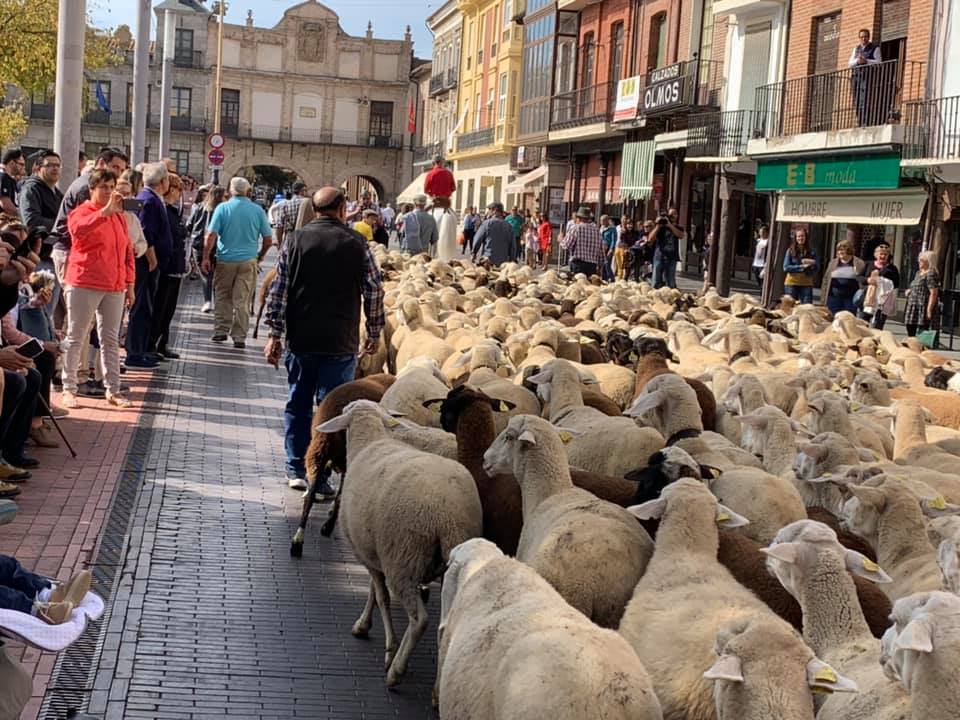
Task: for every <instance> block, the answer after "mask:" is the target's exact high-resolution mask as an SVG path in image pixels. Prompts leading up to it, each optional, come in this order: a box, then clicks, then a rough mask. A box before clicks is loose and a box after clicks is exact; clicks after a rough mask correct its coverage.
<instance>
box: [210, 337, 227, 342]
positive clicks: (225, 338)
mask: <svg viewBox="0 0 960 720" xmlns="http://www.w3.org/2000/svg"><path fill="white" fill-rule="evenodd" d="M210 340H211V341H213V342H216V343H221V342H226V341H227V336H226V335H214V336H213V337H212V338H210Z"/></svg>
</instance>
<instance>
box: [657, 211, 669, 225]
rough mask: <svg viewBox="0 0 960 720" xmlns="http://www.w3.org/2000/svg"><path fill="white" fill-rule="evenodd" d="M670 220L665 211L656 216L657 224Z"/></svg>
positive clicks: (663, 223) (664, 223)
mask: <svg viewBox="0 0 960 720" xmlns="http://www.w3.org/2000/svg"><path fill="white" fill-rule="evenodd" d="M668 222H670V218H669V217H667V214H666V213H660V216H659V217H658V218H657V225H666V224H667V223H668Z"/></svg>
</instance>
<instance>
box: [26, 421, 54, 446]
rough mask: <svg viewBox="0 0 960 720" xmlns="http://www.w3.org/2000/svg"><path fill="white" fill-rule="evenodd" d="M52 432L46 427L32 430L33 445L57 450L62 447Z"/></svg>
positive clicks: (42, 426)
mask: <svg viewBox="0 0 960 720" xmlns="http://www.w3.org/2000/svg"><path fill="white" fill-rule="evenodd" d="M52 432H53V431H52V430H51V429H50V428H48V427H47V426H46V425H41V426H40V427H38V428H32V429H31V430H30V439H31V440H32V441H33V444H34V445H36V446H37V447H41V448H57V447H60V443H58V442H57V440H56V438H54V437H53V436H52Z"/></svg>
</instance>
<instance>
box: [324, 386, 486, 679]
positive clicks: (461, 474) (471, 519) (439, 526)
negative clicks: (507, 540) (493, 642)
mask: <svg viewBox="0 0 960 720" xmlns="http://www.w3.org/2000/svg"><path fill="white" fill-rule="evenodd" d="M385 423H389V419H385V417H384V415H383V412H382V410H381V408H379V407H377V406H376V403H373V402H370V401H368V400H357V401H355V402H353V403H350V404H349V405H348V406H347V407H346V408H344V411H343V414H341V415H340V416H339V417H336V418H334V419H332V420H329V421H327V422H326V423H324V424H323V425H321V426H320V427H318V428H317V431H318V432H337V431H340V430H346V431H347V472H346V475H345V476H344V478H343V487H342V489H341V511H340V516H341V518H342V520H341V522H342V523H343V533H344V535H345V536H346V538H347V540H348V541H349V543H350V546H351V547H352V548H353V552H354V554H355V555H356V556H357V559H358V560H359V561H360V562H361V563H362V564H363V566H364V567H366V568H367V572H368V573H369V574H370V589H369V592H368V595H367V603H366V605H365V606H364V608H363V612H362V613H361V614H360V617H359V618H358V619H357V622H356V623H355V624H354V626H353V634H354V635H356V636H357V637H365V636H366V635H367V633H368V632H369V630H370V623H371V616H372V614H373V606H374V604H376V605H377V606H378V607H379V608H380V616H381V618H382V620H383V625H384V632H385V636H386V655H385V664H386V667H387V685H388V686H393V685H396V684H397V683H398V682H399V680H400V677H401V676H402V675H403V673H404V672H405V671H406V669H407V663H408V661H409V659H410V654H411V653H412V652H413V649H414V647H415V646H416V644H417V641H418V640H419V639H420V637H421V636H422V635H423V633H424V631H425V630H426V627H427V608H426V606H425V605H424V601H423V599H422V597H421V595H420V587H421V585H423V584H425V583H429V582H431V581H432V580H434V579H435V578H437V577H439V576H440V574H441V573H442V572H443V570H444V564H445V563H446V560H447V558H448V557H449V555H450V551H451V550H452V549H453V548H454V547H455V546H457V545H459V544H460V543H462V542H464V541H465V540H468V539H470V538H472V537H478V536H480V535H482V533H483V522H482V510H481V507H480V498H479V497H478V495H477V487H476V483H475V482H474V480H473V477H472V476H471V475H470V472H469V471H468V470H467V469H466V468H465V467H463V466H462V465H460V464H459V463H457V462H455V461H453V460H448V459H446V458H441V457H438V456H436V455H431V454H429V453H425V452H421V451H419V450H415V449H413V448H411V447H409V446H407V445H405V444H404V443H401V442H399V441H397V440H392V439H389V436H388V435H387V432H386V430H385ZM391 595H392V596H395V597H398V598H399V599H400V602H401V603H402V605H403V607H404V610H406V612H407V618H408V620H409V623H408V625H407V629H406V632H404V634H403V641H402V642H401V644H400V647H399V649H397V644H396V635H395V634H394V630H393V621H392V620H391V617H390V597H391ZM394 653H396V654H394Z"/></svg>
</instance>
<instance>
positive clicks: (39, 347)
mask: <svg viewBox="0 0 960 720" xmlns="http://www.w3.org/2000/svg"><path fill="white" fill-rule="evenodd" d="M42 352H43V344H42V343H41V342H40V341H39V340H37V339H36V338H30V339H29V340H27V341H26V342H25V343H24V344H23V345H18V346H17V353H18V354H20V355H23V356H24V357H25V358H30V359H31V360H33V359H34V358H35V357H37V356H38V355H40V354H41V353H42Z"/></svg>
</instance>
